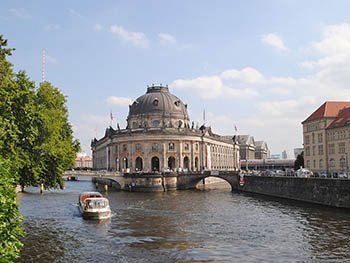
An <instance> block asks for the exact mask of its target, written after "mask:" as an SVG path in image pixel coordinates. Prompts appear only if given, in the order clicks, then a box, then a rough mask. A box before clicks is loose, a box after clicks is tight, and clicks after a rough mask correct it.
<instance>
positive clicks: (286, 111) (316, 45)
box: [170, 24, 350, 152]
mask: <svg viewBox="0 0 350 263" xmlns="http://www.w3.org/2000/svg"><path fill="white" fill-rule="evenodd" d="M322 32H323V34H322V36H321V39H320V41H318V42H313V43H311V44H310V47H311V48H308V52H312V55H315V51H316V52H317V54H319V57H318V58H316V59H314V60H308V61H304V62H303V63H302V65H303V66H304V67H308V68H309V69H313V70H314V71H313V72H312V73H309V74H307V75H305V76H303V77H295V76H293V75H290V76H267V75H265V74H264V73H262V72H260V71H259V70H257V69H255V68H253V67H246V68H243V69H235V68H232V69H227V70H223V71H222V72H221V73H218V74H213V75H210V76H202V77H197V78H193V79H187V80H183V79H178V80H174V81H173V83H172V84H171V85H170V87H171V88H173V89H175V90H176V89H179V90H180V89H182V90H188V91H192V92H193V91H194V92H196V94H198V95H199V96H200V97H201V98H204V99H212V100H213V99H220V103H221V102H222V103H221V104H222V105H223V107H224V104H225V103H226V104H229V103H231V101H232V107H233V108H232V112H235V111H240V110H241V108H238V107H242V106H243V108H244V107H245V105H250V106H249V108H250V109H246V108H244V109H242V110H243V111H244V112H245V115H244V117H239V119H234V118H237V117H235V116H230V115H229V113H227V115H225V116H220V117H219V116H217V118H216V116H215V117H213V118H208V122H209V120H210V123H208V124H210V125H212V126H213V127H214V128H215V129H218V130H219V133H221V134H226V132H228V131H231V130H232V125H233V123H237V126H238V129H239V133H240V134H251V135H253V136H254V137H255V138H258V139H259V140H265V141H267V143H268V145H269V147H270V149H271V150H272V152H281V151H282V150H283V149H282V147H283V148H285V149H287V150H288V151H289V152H291V150H292V149H293V148H294V147H300V146H301V144H302V125H301V122H302V121H303V120H305V119H306V118H307V117H308V116H309V115H310V114H311V113H312V112H313V111H315V110H316V109H317V108H318V107H319V106H320V105H322V103H324V101H326V100H333V101H337V100H342V101H344V100H347V101H350V88H349V87H350V86H349V83H350V24H339V25H332V26H327V27H325V28H324V30H323V31H322ZM276 43H277V42H276ZM282 43H283V42H282ZM281 47H282V46H281ZM281 47H280V48H279V49H283V48H281ZM276 48H277V46H276ZM252 99H253V100H252ZM213 102H214V103H215V101H213ZM233 102H234V103H233ZM208 103H209V102H207V104H208ZM240 103H241V104H240ZM235 104H237V105H239V106H235ZM209 105H210V104H209ZM235 107H237V108H235ZM247 107H248V106H247ZM223 109H224V108H223ZM208 116H210V115H209V114H208ZM238 116H240V115H238ZM211 119H212V120H211ZM220 120H221V121H220Z"/></svg>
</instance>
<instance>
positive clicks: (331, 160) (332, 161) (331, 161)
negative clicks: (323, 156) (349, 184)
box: [329, 159, 335, 168]
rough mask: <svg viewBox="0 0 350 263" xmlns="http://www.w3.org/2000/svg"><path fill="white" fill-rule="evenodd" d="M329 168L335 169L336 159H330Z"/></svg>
mask: <svg viewBox="0 0 350 263" xmlns="http://www.w3.org/2000/svg"><path fill="white" fill-rule="evenodd" d="M329 166H330V167H332V168H334V167H335V161H334V159H330V160H329Z"/></svg>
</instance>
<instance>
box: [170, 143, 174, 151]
mask: <svg viewBox="0 0 350 263" xmlns="http://www.w3.org/2000/svg"><path fill="white" fill-rule="evenodd" d="M169 150H175V143H173V142H171V143H169Z"/></svg>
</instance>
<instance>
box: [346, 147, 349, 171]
mask: <svg viewBox="0 0 350 263" xmlns="http://www.w3.org/2000/svg"><path fill="white" fill-rule="evenodd" d="M345 155H346V176H348V175H349V162H348V153H347V152H345Z"/></svg>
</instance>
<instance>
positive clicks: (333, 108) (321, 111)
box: [302, 101, 350, 124]
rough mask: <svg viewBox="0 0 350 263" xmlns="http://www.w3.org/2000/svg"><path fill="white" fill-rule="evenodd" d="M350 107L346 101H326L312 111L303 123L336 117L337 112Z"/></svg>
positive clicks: (349, 103)
mask: <svg viewBox="0 0 350 263" xmlns="http://www.w3.org/2000/svg"><path fill="white" fill-rule="evenodd" d="M344 107H345V108H347V107H350V102H347V101H326V102H325V103H323V104H322V105H321V106H320V107H319V108H318V109H317V110H316V111H314V112H313V113H312V114H311V115H310V116H309V117H308V118H307V119H306V120H305V121H303V122H302V124H304V122H307V121H311V120H315V119H318V118H322V117H337V115H338V113H339V111H340V110H341V109H343V108H344Z"/></svg>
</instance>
